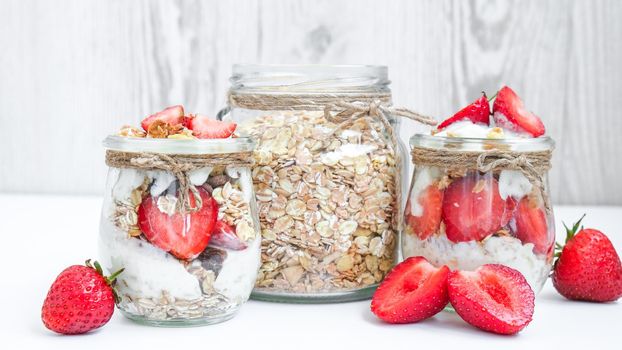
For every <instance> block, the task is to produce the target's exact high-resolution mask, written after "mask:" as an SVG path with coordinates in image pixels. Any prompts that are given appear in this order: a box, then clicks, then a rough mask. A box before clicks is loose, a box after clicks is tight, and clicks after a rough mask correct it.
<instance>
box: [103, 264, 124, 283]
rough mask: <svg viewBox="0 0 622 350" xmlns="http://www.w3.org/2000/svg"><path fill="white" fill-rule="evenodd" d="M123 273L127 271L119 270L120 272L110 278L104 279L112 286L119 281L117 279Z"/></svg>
mask: <svg viewBox="0 0 622 350" xmlns="http://www.w3.org/2000/svg"><path fill="white" fill-rule="evenodd" d="M123 271H125V268H122V269H119V270H118V271H116V272H115V273H113V274H112V275H110V276H108V277H104V278H105V279H106V282H107V283H108V285H112V284H113V283H114V282H115V280H116V279H117V277H118V276H119V275H120V274H121V272H123Z"/></svg>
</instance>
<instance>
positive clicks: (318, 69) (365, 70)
mask: <svg viewBox="0 0 622 350" xmlns="http://www.w3.org/2000/svg"><path fill="white" fill-rule="evenodd" d="M327 71H328V72H330V71H336V72H337V73H340V74H343V75H352V76H354V75H356V76H360V75H363V74H370V73H376V75H378V76H385V77H386V76H387V75H388V73H389V68H388V67H387V66H383V65H376V64H313V63H306V64H281V63H276V64H258V63H236V64H234V65H233V68H232V72H233V74H234V75H235V74H256V73H279V72H286V73H323V72H327Z"/></svg>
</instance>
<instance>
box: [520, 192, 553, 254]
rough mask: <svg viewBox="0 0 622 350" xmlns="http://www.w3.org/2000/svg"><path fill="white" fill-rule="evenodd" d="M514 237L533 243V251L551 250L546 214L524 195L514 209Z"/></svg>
mask: <svg viewBox="0 0 622 350" xmlns="http://www.w3.org/2000/svg"><path fill="white" fill-rule="evenodd" d="M514 218H515V219H516V232H515V234H516V238H518V239H520V240H521V241H522V242H523V243H533V251H534V252H535V253H537V254H546V253H548V252H550V251H551V247H552V246H553V243H554V239H553V237H552V236H550V237H549V230H548V225H547V223H546V214H544V211H543V210H542V208H540V207H539V206H538V205H537V204H536V203H534V202H533V201H532V200H530V199H529V197H524V198H523V199H522V200H521V201H520V203H518V208H517V210H516V213H515V216H514Z"/></svg>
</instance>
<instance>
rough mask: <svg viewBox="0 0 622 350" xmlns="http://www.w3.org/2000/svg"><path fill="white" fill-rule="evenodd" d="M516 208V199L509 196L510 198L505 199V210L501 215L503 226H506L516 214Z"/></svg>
mask: <svg viewBox="0 0 622 350" xmlns="http://www.w3.org/2000/svg"><path fill="white" fill-rule="evenodd" d="M515 210H516V199H514V198H512V197H511V196H508V198H507V199H506V200H505V211H504V212H503V215H501V226H505V225H507V224H508V223H509V222H510V220H511V219H512V216H514V211H515Z"/></svg>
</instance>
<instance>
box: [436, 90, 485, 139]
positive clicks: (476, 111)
mask: <svg viewBox="0 0 622 350" xmlns="http://www.w3.org/2000/svg"><path fill="white" fill-rule="evenodd" d="M463 120H470V121H472V122H473V123H480V124H485V125H488V124H489V123H490V104H489V103H488V99H487V98H486V94H483V95H482V97H480V98H478V99H477V100H475V101H473V103H471V104H470V105H468V106H466V107H464V108H462V109H461V110H459V111H458V112H457V113H456V114H454V115H453V116H451V117H449V118H447V119H445V120H444V121H443V122H442V123H440V124H439V125H438V127H437V129H438V130H442V129H444V128H446V127H448V126H449V125H451V124H453V123H456V122H459V121H463Z"/></svg>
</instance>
